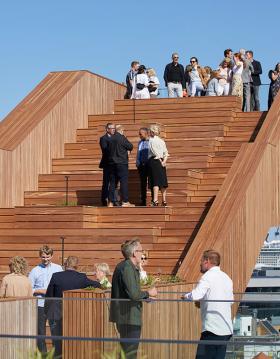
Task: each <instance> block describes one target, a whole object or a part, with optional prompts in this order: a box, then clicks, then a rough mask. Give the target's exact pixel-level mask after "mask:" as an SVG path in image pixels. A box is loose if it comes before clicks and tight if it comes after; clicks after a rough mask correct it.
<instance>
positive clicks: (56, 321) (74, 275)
mask: <svg viewBox="0 0 280 359" xmlns="http://www.w3.org/2000/svg"><path fill="white" fill-rule="evenodd" d="M78 263H79V259H78V257H75V256H70V257H68V258H67V259H66V262H65V271H63V272H57V273H54V274H53V275H52V278H51V281H50V283H49V286H48V288H47V292H46V298H62V297H63V292H64V291H65V290H72V289H81V288H86V287H90V286H91V287H95V288H100V287H101V286H100V283H99V282H96V281H93V280H91V279H89V278H88V277H87V276H86V275H85V274H84V273H79V272H77V269H78ZM45 313H46V316H47V318H48V320H49V323H50V329H51V334H52V335H53V336H61V335H62V300H57V301H56V300H47V299H46V301H45ZM53 345H54V347H55V357H56V358H61V355H62V341H61V340H54V341H53Z"/></svg>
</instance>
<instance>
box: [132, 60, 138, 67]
mask: <svg viewBox="0 0 280 359" xmlns="http://www.w3.org/2000/svg"><path fill="white" fill-rule="evenodd" d="M137 64H139V61H132V63H131V65H130V66H131V67H133V66H134V65H137Z"/></svg>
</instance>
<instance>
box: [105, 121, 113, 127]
mask: <svg viewBox="0 0 280 359" xmlns="http://www.w3.org/2000/svg"><path fill="white" fill-rule="evenodd" d="M110 126H115V124H114V123H112V122H108V123H107V125H106V126H105V128H106V129H107V128H109V127H110Z"/></svg>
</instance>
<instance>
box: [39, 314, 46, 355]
mask: <svg viewBox="0 0 280 359" xmlns="http://www.w3.org/2000/svg"><path fill="white" fill-rule="evenodd" d="M46 324H47V316H46V314H45V311H44V307H38V322H37V332H38V335H46ZM37 347H38V349H39V350H40V352H41V353H46V352H47V346H46V341H45V339H37Z"/></svg>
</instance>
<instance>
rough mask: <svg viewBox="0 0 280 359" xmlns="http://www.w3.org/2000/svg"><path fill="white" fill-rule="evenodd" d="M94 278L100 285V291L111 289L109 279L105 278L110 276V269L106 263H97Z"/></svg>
mask: <svg viewBox="0 0 280 359" xmlns="http://www.w3.org/2000/svg"><path fill="white" fill-rule="evenodd" d="M95 271H96V278H97V280H98V282H99V283H100V284H101V288H102V289H109V288H111V287H112V284H111V283H110V281H109V279H108V278H107V276H108V275H110V268H109V266H108V264H107V263H98V264H96V265H95Z"/></svg>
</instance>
